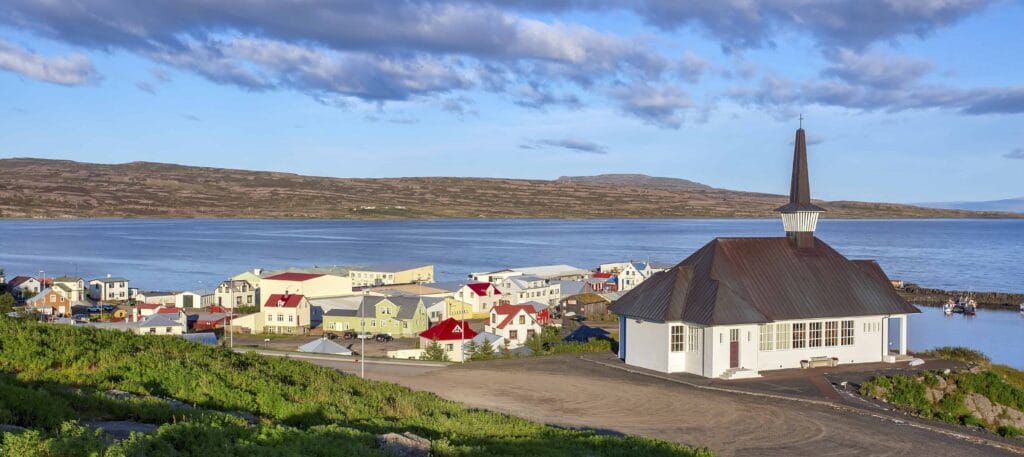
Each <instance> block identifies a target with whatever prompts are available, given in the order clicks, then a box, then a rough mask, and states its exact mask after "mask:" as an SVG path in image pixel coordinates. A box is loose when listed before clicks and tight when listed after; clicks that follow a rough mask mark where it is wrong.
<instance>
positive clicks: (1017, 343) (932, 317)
mask: <svg viewBox="0 0 1024 457" xmlns="http://www.w3.org/2000/svg"><path fill="white" fill-rule="evenodd" d="M918 308H920V309H921V314H914V315H911V316H910V321H909V322H908V323H907V325H908V326H909V329H908V330H907V334H908V335H909V339H908V341H907V346H908V347H909V348H910V350H912V351H917V350H925V349H931V348H935V347H939V346H964V347H969V348H974V349H977V350H979V351H981V352H984V353H985V354H986V355H988V356H989V358H991V359H992V361H994V362H996V363H1004V364H1007V365H1010V366H1013V367H1015V368H1018V369H1021V370H1024V313H1020V312H1016V311H1004V310H990V309H979V310H978V314H977V315H975V316H964V315H962V314H954V315H952V316H946V315H945V314H943V313H942V309H941V308H936V307H929V306H919V307H918ZM897 332H898V330H897ZM890 334H893V335H895V334H896V333H895V332H894V333H890ZM892 343H893V346H892V347H894V348H895V347H899V346H897V345H896V344H897V343H895V342H894V341H893V342H892Z"/></svg>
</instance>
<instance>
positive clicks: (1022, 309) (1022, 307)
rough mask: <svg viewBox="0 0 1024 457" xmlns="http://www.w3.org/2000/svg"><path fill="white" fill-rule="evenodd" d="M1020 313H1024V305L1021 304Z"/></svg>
mask: <svg viewBox="0 0 1024 457" xmlns="http://www.w3.org/2000/svg"><path fill="white" fill-rule="evenodd" d="M1020 312H1022V313H1024V303H1021V304H1020Z"/></svg>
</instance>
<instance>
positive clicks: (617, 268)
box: [597, 260, 666, 292]
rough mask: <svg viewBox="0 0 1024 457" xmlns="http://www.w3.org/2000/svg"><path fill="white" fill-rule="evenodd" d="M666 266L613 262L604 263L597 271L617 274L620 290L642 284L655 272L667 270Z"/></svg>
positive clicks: (626, 289) (648, 263) (630, 288)
mask: <svg viewBox="0 0 1024 457" xmlns="http://www.w3.org/2000/svg"><path fill="white" fill-rule="evenodd" d="M665 270H666V268H660V267H655V266H654V265H653V264H651V262H636V261H632V260H630V261H627V262H612V263H602V264H601V265H600V266H598V269H597V271H599V272H601V273H611V274H613V275H615V278H616V279H617V284H618V289H619V290H620V291H623V292H625V291H628V290H632V289H633V288H634V287H636V286H638V285H640V283H642V282H644V281H646V280H647V278H650V277H651V276H652V275H654V273H657V272H659V271H665Z"/></svg>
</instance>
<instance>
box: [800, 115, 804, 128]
mask: <svg viewBox="0 0 1024 457" xmlns="http://www.w3.org/2000/svg"><path fill="white" fill-rule="evenodd" d="M800 128H804V115H803V113H800Z"/></svg>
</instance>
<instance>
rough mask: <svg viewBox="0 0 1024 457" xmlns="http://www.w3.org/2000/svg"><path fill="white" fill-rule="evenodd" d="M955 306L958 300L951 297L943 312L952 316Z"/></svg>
mask: <svg viewBox="0 0 1024 457" xmlns="http://www.w3.org/2000/svg"><path fill="white" fill-rule="evenodd" d="M1021 306H1024V305H1021ZM955 307H956V302H954V301H953V299H952V298H950V299H949V300H946V304H945V305H942V312H943V314H945V315H947V316H950V315H952V314H953V308H955Z"/></svg>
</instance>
